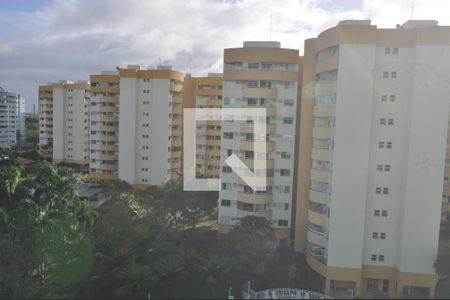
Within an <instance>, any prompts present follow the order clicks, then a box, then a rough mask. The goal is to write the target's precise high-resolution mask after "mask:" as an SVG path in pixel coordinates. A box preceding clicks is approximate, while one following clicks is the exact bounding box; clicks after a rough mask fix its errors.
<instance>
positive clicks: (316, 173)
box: [311, 169, 329, 183]
mask: <svg viewBox="0 0 450 300" xmlns="http://www.w3.org/2000/svg"><path fill="white" fill-rule="evenodd" d="M328 176H329V173H328V172H325V171H320V170H315V169H311V180H314V181H319V182H323V183H328Z"/></svg>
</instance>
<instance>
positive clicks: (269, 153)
mask: <svg viewBox="0 0 450 300" xmlns="http://www.w3.org/2000/svg"><path fill="white" fill-rule="evenodd" d="M300 70H301V57H300V56H299V52H298V50H293V49H285V48H281V46H280V43H278V42H244V46H243V47H242V48H231V49H225V51H224V73H223V79H224V87H223V100H224V102H223V107H224V108H264V109H265V111H266V116H267V118H266V136H263V137H261V134H260V133H258V132H256V133H255V132H254V128H253V127H254V126H253V124H249V123H248V121H247V122H236V121H235V122H230V121H226V120H225V121H224V122H223V123H222V142H221V172H220V179H221V185H222V186H221V191H220V193H219V220H218V223H219V231H220V232H226V231H227V230H229V229H230V228H231V227H232V226H233V225H235V224H236V223H237V222H239V219H241V218H242V217H245V216H261V217H265V218H266V219H268V220H269V221H270V222H272V226H273V228H274V230H275V233H276V235H277V236H278V238H279V239H289V235H290V228H291V226H292V221H293V220H292V218H291V213H292V208H293V206H292V200H293V193H294V185H293V180H294V157H295V135H296V111H297V102H298V92H299V89H300V81H301V77H300V75H299V74H300V72H299V71H300ZM261 139H262V140H265V141H266V151H265V152H261V153H259V152H257V153H255V152H254V143H255V141H261ZM233 153H234V154H236V155H237V156H238V157H239V159H240V160H241V161H242V162H244V164H245V165H246V166H247V167H248V168H250V169H252V168H253V165H254V163H255V161H256V160H265V161H266V168H267V169H266V170H258V169H254V170H253V173H255V175H256V176H263V177H266V187H265V191H262V190H256V191H253V189H252V188H250V187H249V186H248V185H246V184H245V183H244V182H243V181H242V180H241V179H240V178H239V176H238V175H237V174H236V173H235V172H234V171H233V170H232V169H231V168H230V166H229V165H228V164H226V163H225V160H226V159H227V158H228V157H229V156H230V155H231V154H233Z"/></svg>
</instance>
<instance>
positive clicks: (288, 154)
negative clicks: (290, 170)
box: [281, 152, 291, 159]
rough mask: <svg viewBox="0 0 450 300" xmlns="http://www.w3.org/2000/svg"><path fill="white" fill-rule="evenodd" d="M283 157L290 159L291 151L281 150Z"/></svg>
mask: <svg viewBox="0 0 450 300" xmlns="http://www.w3.org/2000/svg"><path fill="white" fill-rule="evenodd" d="M281 158H283V159H290V158H291V154H290V153H289V152H281Z"/></svg>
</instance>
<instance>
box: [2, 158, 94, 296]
mask: <svg viewBox="0 0 450 300" xmlns="http://www.w3.org/2000/svg"><path fill="white" fill-rule="evenodd" d="M73 183H74V178H73V176H72V174H71V173H70V172H69V171H68V170H57V169H56V168H55V167H54V166H53V165H52V164H49V163H44V162H43V163H40V164H39V165H38V167H37V169H36V172H35V174H33V175H26V174H24V173H23V171H22V169H21V168H20V167H17V166H14V165H4V166H2V167H0V194H1V195H2V197H0V247H1V249H2V255H1V256H0V269H1V270H2V272H0V298H5V297H8V298H24V297H25V298H39V297H53V296H58V295H63V294H64V293H66V292H67V291H68V290H70V289H71V288H73V287H74V285H76V284H77V283H79V282H81V281H83V280H84V279H85V277H86V274H87V273H88V272H89V271H90V269H91V267H92V264H93V261H94V256H93V252H92V251H93V249H94V247H93V242H92V241H91V238H90V237H89V235H88V234H86V233H85V229H87V228H88V225H87V222H81V221H83V220H85V218H86V216H90V219H89V226H92V225H93V223H94V221H95V220H94V219H95V218H96V215H95V213H94V212H93V211H92V210H91V208H90V207H89V206H88V205H86V204H83V203H80V201H79V199H78V197H77V196H76V194H75V193H74V191H73V187H72V186H73Z"/></svg>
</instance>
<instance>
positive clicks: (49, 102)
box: [38, 84, 53, 159]
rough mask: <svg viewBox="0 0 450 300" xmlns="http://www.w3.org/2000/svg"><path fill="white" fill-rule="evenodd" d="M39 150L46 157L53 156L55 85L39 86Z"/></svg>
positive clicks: (50, 157)
mask: <svg viewBox="0 0 450 300" xmlns="http://www.w3.org/2000/svg"><path fill="white" fill-rule="evenodd" d="M38 114H39V152H40V153H41V156H42V157H44V158H46V159H52V158H53V87H52V85H51V84H48V85H40V86H39V110H38Z"/></svg>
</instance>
